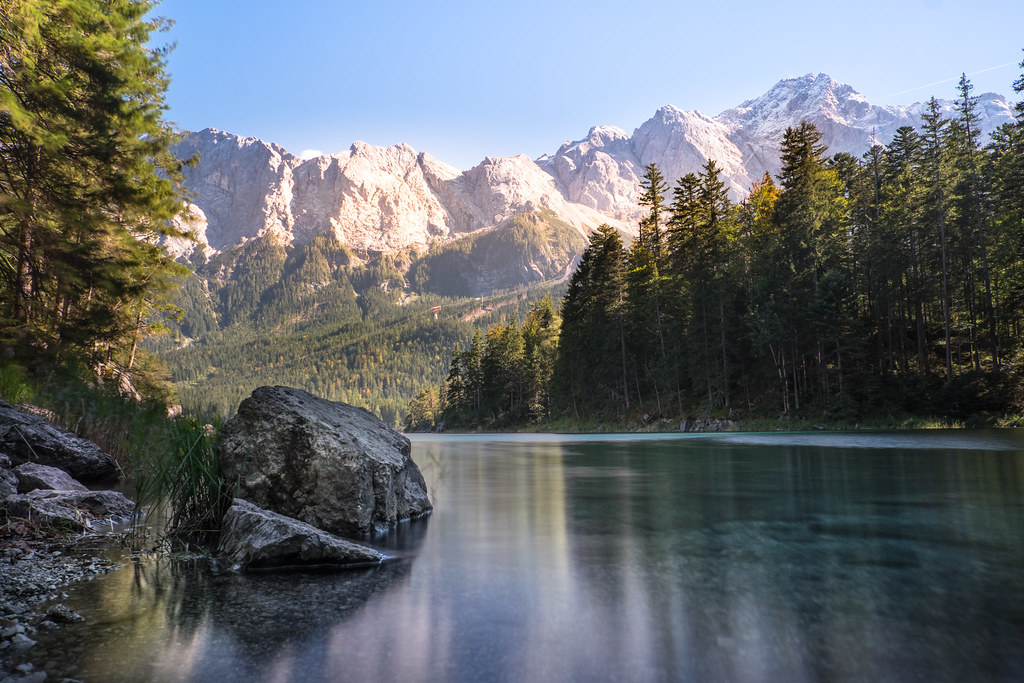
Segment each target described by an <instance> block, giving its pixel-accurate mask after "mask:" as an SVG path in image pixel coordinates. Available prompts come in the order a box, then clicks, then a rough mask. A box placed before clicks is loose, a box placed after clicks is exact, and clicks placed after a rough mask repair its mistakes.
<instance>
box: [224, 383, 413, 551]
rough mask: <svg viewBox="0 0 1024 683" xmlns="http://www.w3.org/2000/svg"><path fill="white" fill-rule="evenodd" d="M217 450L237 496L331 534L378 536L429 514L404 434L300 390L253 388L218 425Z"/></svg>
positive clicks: (361, 411) (365, 413)
mask: <svg viewBox="0 0 1024 683" xmlns="http://www.w3.org/2000/svg"><path fill="white" fill-rule="evenodd" d="M219 448H220V463H221V471H222V474H223V476H224V479H225V480H226V481H227V482H228V484H229V485H236V486H237V495H238V496H239V497H240V498H244V499H246V500H249V501H251V502H252V503H254V504H255V505H257V506H259V507H262V508H265V509H267V510H273V511H274V512H278V513H280V514H282V515H287V516H289V517H293V518H295V519H298V520H301V521H303V522H306V523H308V524H312V525H313V526H315V527H319V528H320V529H324V530H326V531H330V532H332V533H336V534H340V535H343V536H356V537H358V536H365V535H368V534H372V533H383V532H386V531H388V530H389V529H391V528H393V527H394V526H395V525H396V524H397V523H398V522H399V521H400V520H403V519H408V518H413V517H419V516H421V515H424V514H426V513H427V512H429V511H430V510H431V505H430V500H429V499H428V498H427V487H426V483H425V482H424V480H423V475H422V474H421V473H420V470H419V468H418V467H417V466H416V464H415V463H414V462H413V461H412V458H411V457H410V455H409V453H410V443H409V439H408V438H406V437H405V435H403V434H400V433H399V432H396V431H395V430H393V429H391V428H390V427H388V426H387V425H385V424H384V423H383V422H381V421H380V420H378V419H377V418H376V417H374V416H373V415H372V414H370V413H369V412H368V411H366V410H364V409H362V408H356V407H354V406H350V405H348V404H345V403H335V402H333V401H327V400H324V399H321V398H317V397H316V396H313V395H311V394H308V393H306V392H305V391H302V390H300V389H290V388H287V387H260V388H259V389H256V390H255V391H254V392H253V393H252V396H251V397H249V398H247V399H245V400H244V401H242V403H241V405H239V407H238V414H237V415H235V416H234V417H232V418H231V419H230V420H228V421H227V422H226V423H225V424H224V426H223V427H222V428H221V431H220V446H219Z"/></svg>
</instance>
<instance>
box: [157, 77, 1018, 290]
mask: <svg viewBox="0 0 1024 683" xmlns="http://www.w3.org/2000/svg"><path fill="white" fill-rule="evenodd" d="M940 105H941V107H942V109H943V110H944V111H945V112H946V114H947V115H952V114H953V111H954V107H955V104H954V103H953V102H951V101H948V100H947V101H940ZM925 106H926V105H925V104H924V103H917V104H911V105H905V106H903V105H901V106H879V105H873V104H871V103H870V102H868V101H867V99H865V98H864V97H863V96H862V95H861V94H859V93H858V92H857V91H856V90H854V89H853V88H852V87H850V86H849V85H846V84H843V83H839V82H837V81H836V80H835V79H833V78H831V77H830V76H828V75H826V74H817V75H814V74H807V75H805V76H802V77H799V78H787V79H784V80H782V81H779V83H777V84H776V85H775V86H774V87H772V88H771V89H770V90H769V91H768V92H766V93H764V94H763V95H761V96H760V97H757V98H755V99H752V100H747V101H746V102H743V103H742V104H740V105H739V106H737V107H734V108H732V109H728V110H726V111H724V112H722V113H720V114H718V115H717V116H708V115H706V114H704V113H702V112H699V111H689V110H681V109H677V108H676V107H674V106H671V105H667V106H664V107H662V108H660V109H659V110H658V111H657V112H655V114H654V116H653V117H651V118H650V119H649V120H647V121H645V122H644V123H643V124H641V125H640V126H639V127H638V128H637V129H636V130H634V131H633V133H632V134H628V133H626V132H625V131H624V130H622V129H620V128H616V127H614V126H595V127H594V128H591V130H590V131H589V133H588V134H587V135H586V137H584V138H582V139H580V140H571V141H568V142H566V143H564V144H562V145H561V146H560V147H559V148H558V149H557V150H556V151H554V152H552V153H551V154H546V155H544V156H542V157H540V158H538V159H530V158H529V157H527V156H525V155H519V156H512V157H488V158H485V159H484V160H483V161H482V162H480V163H479V164H478V165H476V166H474V167H473V168H471V169H468V170H465V171H459V170H458V169H456V168H454V167H452V166H450V165H448V164H445V163H444V162H442V161H440V160H438V159H435V158H434V157H432V156H430V155H429V154H427V153H426V152H419V153H417V152H416V151H415V150H414V149H412V148H411V147H410V146H408V145H406V144H404V143H401V144H397V145H393V146H390V147H376V146H373V145H369V144H366V143H364V142H356V143H354V144H353V145H352V147H351V148H350V149H349V150H347V151H344V152H339V153H336V154H326V155H323V156H318V157H315V158H312V159H301V158H299V157H297V156H295V155H294V154H291V153H290V152H288V151H287V150H285V149H284V148H282V147H280V146H279V145H276V144H274V143H271V142H264V141H262V140H259V139H257V138H252V137H240V136H237V135H233V134H231V133H227V132H222V131H218V130H214V129H206V130H203V131H199V132H196V133H191V134H188V135H187V136H186V137H185V138H184V140H183V141H182V142H181V143H180V145H179V147H178V154H179V156H181V157H183V158H187V157H191V156H192V155H193V154H196V153H198V154H199V163H198V165H196V166H195V167H191V168H187V169H186V170H185V186H186V187H187V188H188V190H189V191H190V192H191V193H192V205H191V207H190V212H191V215H190V216H188V217H187V219H188V221H189V223H190V225H191V226H192V227H193V229H194V231H195V232H196V234H197V236H198V238H199V245H198V248H200V249H202V250H203V251H204V252H205V253H206V255H207V256H210V255H212V254H214V253H218V252H223V251H225V250H229V249H231V248H233V247H236V246H238V245H240V244H243V243H245V242H248V241H250V240H253V239H255V238H257V237H266V238H268V239H272V240H274V241H276V242H278V243H280V244H281V245H283V246H285V247H289V246H297V245H304V244H308V243H309V242H310V240H311V239H312V238H313V237H315V236H317V235H324V234H329V235H333V237H334V238H335V239H336V240H337V241H338V242H339V243H340V244H342V245H344V246H345V247H346V248H348V249H350V250H352V251H353V252H354V253H355V254H364V255H365V254H374V253H386V254H392V255H394V254H400V253H402V254H409V255H410V256H412V257H413V258H415V256H416V255H419V254H423V253H425V252H427V251H428V250H429V249H431V248H437V247H439V246H442V245H445V244H449V243H452V242H453V241H458V240H459V239H461V238H466V237H468V236H472V235H476V234H480V233H482V231H490V230H494V229H498V228H500V226H502V225H506V224H508V221H509V219H510V218H512V217H513V216H515V215H517V214H523V213H531V212H537V211H540V210H546V215H554V216H557V217H558V218H559V219H560V220H561V221H564V222H565V223H566V224H568V225H571V226H572V227H573V228H574V229H575V230H576V231H577V232H578V233H579V234H580V235H581V236H585V235H587V234H589V232H590V231H591V230H592V229H593V228H594V227H596V226H597V225H599V224H600V223H609V224H611V225H614V226H615V227H617V228H619V229H620V230H622V231H623V232H624V233H626V234H630V235H632V234H634V233H635V226H636V224H637V220H638V218H639V208H638V206H637V203H636V202H637V196H638V185H639V181H640V177H641V175H642V173H643V167H644V166H645V165H646V164H648V163H650V162H655V163H657V164H658V166H659V167H660V168H661V170H662V172H663V174H664V175H665V177H666V178H667V179H669V181H670V183H671V182H673V181H674V180H675V179H676V178H679V177H681V176H682V175H683V174H685V173H687V172H690V171H698V170H699V169H700V167H701V165H703V163H704V162H705V161H706V160H707V159H708V158H712V159H714V160H715V161H716V162H717V163H718V166H719V167H720V168H721V169H722V176H723V179H724V180H726V181H727V182H728V184H729V185H730V188H731V192H732V194H733V197H734V198H740V197H742V196H743V195H745V194H746V192H747V191H748V189H749V187H750V185H751V183H752V182H754V181H755V180H757V179H758V178H760V177H761V176H762V175H763V174H764V173H765V172H766V171H767V172H769V173H776V172H777V171H778V168H779V162H778V150H779V145H780V143H781V141H782V135H783V132H784V131H785V129H786V128H787V127H789V126H794V125H797V124H799V123H800V122H801V121H808V122H810V123H813V124H814V125H815V126H817V127H818V129H819V130H821V132H822V134H823V139H822V142H823V143H824V144H825V145H827V147H828V149H829V153H836V152H846V153H850V154H853V155H857V156H859V155H860V154H863V153H864V152H865V151H866V150H867V149H868V148H869V147H870V146H871V144H873V143H875V142H877V143H879V144H886V143H888V142H889V141H890V140H891V139H892V137H893V135H894V133H895V131H896V129H897V128H899V127H900V126H906V125H912V126H916V125H919V124H920V121H921V118H920V115H921V113H922V111H923V110H924V108H925ZM1011 109H1012V108H1011V105H1010V104H1009V103H1008V102H1007V101H1006V99H1005V98H1003V97H1002V96H1000V95H997V94H994V93H985V94H983V95H981V96H980V97H979V100H978V113H979V115H980V119H981V121H980V123H981V130H982V133H983V134H987V133H989V132H991V131H992V130H994V129H995V128H996V127H998V126H999V125H1001V124H1002V123H1004V122H1007V121H1010V120H1011V118H1012V113H1011ZM185 218H186V217H183V219H182V220H185ZM170 246H171V249H172V250H173V251H177V252H179V253H180V252H187V251H191V250H194V249H195V248H197V247H195V246H189V245H187V244H185V243H176V244H172V245H170ZM525 267H526V269H527V270H529V264H528V265H527V266H525Z"/></svg>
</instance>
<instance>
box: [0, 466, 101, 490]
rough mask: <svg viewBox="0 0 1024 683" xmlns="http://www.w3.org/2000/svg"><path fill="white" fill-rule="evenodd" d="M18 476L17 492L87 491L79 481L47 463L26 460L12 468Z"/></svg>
mask: <svg viewBox="0 0 1024 683" xmlns="http://www.w3.org/2000/svg"><path fill="white" fill-rule="evenodd" d="M14 474H15V475H16V476H17V477H18V493H28V492H29V491H35V490H36V489H47V490H50V491H88V490H89V489H88V488H86V487H85V486H84V485H83V484H82V483H81V482H80V481H78V480H77V479H75V478H74V477H72V476H71V475H70V474H68V473H67V472H65V471H64V470H59V469H57V468H56V467H50V466H49V465H40V464H38V463H34V462H26V463H22V464H20V465H18V466H17V467H15V468H14Z"/></svg>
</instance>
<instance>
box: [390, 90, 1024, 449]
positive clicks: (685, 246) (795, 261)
mask: <svg viewBox="0 0 1024 683" xmlns="http://www.w3.org/2000/svg"><path fill="white" fill-rule="evenodd" d="M1014 90H1015V91H1016V92H1017V93H1024V77H1022V78H1020V79H1018V80H1017V81H1016V83H1015V84H1014ZM1015 112H1016V117H1015V120H1014V121H1013V122H1011V123H1009V124H1006V125H1004V126H1002V127H1001V128H999V129H998V130H997V131H996V132H995V133H994V134H993V135H992V136H991V139H990V140H986V141H983V140H982V139H981V138H980V135H979V132H978V130H979V126H978V114H977V112H976V106H975V99H974V97H973V96H972V85H971V83H970V82H969V81H968V80H967V78H966V77H964V78H962V79H961V81H960V84H959V97H958V99H957V111H956V112H955V115H954V116H952V117H944V116H943V115H942V113H941V112H940V111H939V108H938V105H937V104H936V101H935V100H934V98H933V99H932V100H931V102H930V104H929V107H928V108H927V110H926V113H925V114H924V115H923V117H922V122H921V126H920V127H919V128H918V129H915V128H912V127H909V126H908V127H904V128H901V129H899V131H898V132H897V134H896V136H895V138H894V139H893V140H892V141H891V142H890V143H889V144H888V145H884V146H882V145H875V146H873V147H872V148H871V149H870V150H869V151H868V152H867V153H865V154H864V155H863V156H862V157H861V158H855V157H853V156H851V155H848V154H835V155H829V154H828V150H827V149H826V148H825V147H824V146H823V145H822V144H821V137H822V136H821V133H820V131H818V130H817V129H816V128H815V127H814V126H813V125H810V124H807V123H803V124H801V125H799V126H797V127H791V128H789V129H787V130H786V132H785V135H784V138H783V140H782V144H781V151H780V157H781V158H780V162H781V163H780V165H781V170H780V172H779V174H778V175H777V177H774V178H773V177H771V176H770V175H768V174H765V176H764V177H763V178H761V179H760V180H759V181H758V182H757V183H755V184H754V185H753V187H751V188H747V189H749V192H748V193H745V196H744V198H743V199H742V200H741V201H738V202H735V201H733V200H731V199H730V193H729V188H728V187H726V185H725V184H724V183H723V182H722V180H720V177H719V169H718V167H717V165H716V162H715V160H713V159H708V160H707V162H706V164H705V165H704V167H703V169H701V171H700V172H699V173H688V174H686V175H685V176H683V177H682V178H678V179H674V180H672V179H666V178H664V177H663V176H662V174H661V172H660V170H659V169H658V167H657V166H656V165H654V164H650V165H648V166H647V167H646V169H645V173H644V176H643V180H642V183H641V205H642V207H643V209H644V217H643V219H642V221H641V224H640V226H639V227H640V230H639V236H638V238H637V239H635V240H633V241H632V243H631V244H625V243H624V242H623V239H622V236H621V235H620V233H619V232H618V231H616V230H613V229H612V228H610V227H608V226H602V227H601V228H599V229H598V230H597V231H596V232H595V233H594V234H593V235H592V236H591V240H590V244H589V246H588V247H587V248H586V250H585V252H584V253H583V256H582V259H581V261H580V263H579V265H578V267H577V268H576V270H575V272H574V273H573V275H572V277H571V279H570V281H569V284H568V289H567V291H566V293H565V295H564V298H562V299H561V302H560V305H558V306H554V305H553V304H552V303H551V302H550V301H542V302H540V303H537V304H535V305H534V306H533V308H532V309H531V310H530V311H529V313H528V314H527V315H526V316H525V318H524V319H523V320H522V322H519V321H517V320H515V319H513V320H506V321H503V322H500V323H497V324H494V325H493V326H491V327H490V329H488V330H487V331H486V332H485V333H481V332H478V333H477V335H476V336H475V337H474V338H473V340H472V342H470V343H469V344H468V345H465V346H464V347H461V348H457V349H455V350H454V353H453V356H452V361H451V366H450V372H449V374H448V377H447V379H446V381H445V382H444V383H443V384H441V385H440V386H435V387H430V388H428V389H426V390H424V391H423V392H422V393H420V394H419V395H418V396H417V397H416V399H415V400H414V401H413V402H412V404H411V406H410V415H409V422H408V426H409V427H410V428H412V429H436V428H445V429H453V428H454V429H462V428H470V429H474V428H486V427H488V426H494V427H506V426H511V425H520V424H524V423H529V422H531V421H550V420H558V419H560V418H561V419H567V420H569V421H570V422H572V421H580V420H597V421H602V420H606V421H618V422H627V423H629V422H634V423H635V422H639V421H644V422H646V421H649V420H651V419H654V418H658V417H670V418H673V420H678V419H680V418H685V417H687V416H711V415H715V416H721V417H726V416H739V417H747V418H749V417H758V416H760V417H770V418H780V417H781V418H783V419H786V418H789V417H795V416H801V415H804V416H814V417H820V418H825V419H827V418H833V419H835V420H839V421H846V422H847V423H850V424H854V423H856V421H857V420H859V419H861V418H864V417H868V416H872V415H875V416H879V415H881V416H886V415H887V416H890V417H895V416H899V415H930V416H937V417H939V418H941V419H942V420H944V421H946V422H948V423H955V422H957V421H961V422H962V421H965V420H966V421H969V420H971V419H972V418H973V417H976V416H978V415H981V414H1005V413H1007V412H1012V411H1015V410H1016V411H1019V409H1020V406H1021V401H1022V398H1024V390H1022V377H1024V374H1022V373H1024V349H1022V345H1021V342H1022V337H1021V332H1022V330H1021V321H1022V316H1024V102H1022V103H1019V104H1017V105H1016V109H1015ZM676 424H678V422H677V423H676Z"/></svg>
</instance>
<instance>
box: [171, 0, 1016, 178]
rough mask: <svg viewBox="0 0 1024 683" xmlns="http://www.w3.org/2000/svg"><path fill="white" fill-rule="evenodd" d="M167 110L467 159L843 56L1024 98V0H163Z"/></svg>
mask: <svg viewBox="0 0 1024 683" xmlns="http://www.w3.org/2000/svg"><path fill="white" fill-rule="evenodd" d="M156 13H157V14H160V15H162V16H165V17H167V18H169V19H172V20H174V21H175V26H174V28H173V29H172V30H171V31H170V32H169V33H168V34H162V35H161V36H160V37H159V39H160V40H162V41H168V40H170V41H175V42H176V43H177V48H176V49H175V51H174V52H173V54H172V55H171V56H170V58H169V71H170V73H171V78H172V82H171V87H170V91H169V93H168V95H169V96H168V100H169V104H170V111H169V113H168V116H167V118H168V119H169V120H171V121H174V122H175V123H176V124H177V125H178V126H179V127H180V128H182V129H187V130H199V129H202V128H205V127H214V128H220V129H222V130H227V131H230V132H232V133H237V134H240V135H252V136H256V137H259V138H262V139H264V140H267V141H271V142H276V143H278V144H280V145H283V146H284V147H285V148H287V149H288V150H289V151H291V152H293V153H296V154H299V153H301V152H303V151H304V150H308V149H316V150H322V151H324V152H337V151H340V150H344V149H347V148H348V147H349V146H350V145H351V143H352V142H353V141H355V140H364V141H366V142H369V143H371V144H375V145H391V144H395V143H397V142H407V143H409V144H410V145H412V146H413V147H414V148H416V149H417V150H418V151H426V152H428V153H430V154H432V155H433V156H435V157H437V158H439V159H441V160H442V161H445V162H447V163H450V164H452V165H454V166H456V167H458V168H460V169H466V168H469V167H471V166H473V165H475V164H476V163H478V162H479V161H480V160H482V159H483V157H485V156H506V155H513V154H520V153H525V154H528V155H529V156H531V157H537V156H540V155H541V154H543V153H545V152H553V151H554V150H555V149H557V147H558V146H559V145H560V144H561V143H562V142H564V141H566V140H569V139H578V138H581V137H583V136H584V135H586V133H587V131H588V130H589V129H590V127H591V126H593V125H599V124H610V125H615V126H619V127H620V128H623V129H625V130H626V131H627V132H632V131H633V129H634V128H636V127H637V126H639V125H640V124H641V123H643V122H644V121H645V120H647V119H648V118H650V117H651V115H652V114H653V113H654V112H655V110H656V109H657V108H658V107H660V106H662V105H665V104H673V105H675V106H677V107H680V108H681V109H698V110H700V111H703V112H705V113H707V114H710V115H715V114H718V113H720V112H721V111H723V110H725V109H728V108H730V107H733V106H735V105H738V104H740V103H741V102H742V101H743V100H745V99H749V98H752V97H756V96H758V95H760V94H762V93H763V92H765V91H766V90H768V89H769V88H770V87H771V86H772V85H774V84H775V83H776V82H777V81H778V80H780V79H782V78H785V77H787V76H799V75H802V74H805V73H808V72H815V73H817V72H825V73H828V74H830V75H831V76H833V77H834V78H836V79H837V80H839V81H842V82H845V83H849V84H850V85H852V86H853V87H854V88H855V89H856V90H858V91H860V92H861V93H862V94H864V95H865V96H866V97H867V98H868V99H869V100H870V101H871V102H873V103H878V104H898V103H910V102H915V101H919V100H925V99H927V98H928V97H930V96H932V95H935V96H937V97H953V96H954V95H955V87H956V80H957V79H958V78H959V76H960V74H961V73H962V72H966V73H967V74H968V75H969V76H970V77H971V80H972V81H973V82H974V84H975V88H976V90H975V92H976V93H981V92H987V91H994V92H999V93H1001V94H1003V95H1006V96H1007V97H1009V98H1010V99H1011V100H1015V99H1017V97H1018V96H1015V95H1014V94H1013V92H1012V88H1011V84H1012V83H1013V81H1014V79H1016V78H1017V77H1018V76H1019V75H1020V69H1019V68H1018V67H1017V64H1018V63H1019V62H1020V61H1021V59H1022V58H1024V53H1022V51H1021V49H1022V48H1024V0H970V1H969V0H851V1H850V2H844V3H833V2H828V1H826V0H816V1H810V0H806V1H805V0H785V1H775V2H773V1H772V0H758V1H756V2H753V1H749V0H733V1H732V2H723V3H712V2H708V1H707V0H700V1H693V0H676V1H675V2H672V1H669V0H633V1H632V2H628V3H627V2H606V1H604V0H587V1H586V2H583V1H580V0H566V1H560V0H512V1H508V0H506V1H504V2H500V3H498V2H487V1H486V0H473V1H467V2H454V1H451V0H431V1H424V0H418V1H406V0H390V1H387V0H382V1H377V2H375V1H374V0H360V1H359V2H353V1H350V0H343V1H330V0H290V1H287V2H286V1H282V0H244V1H241V0H163V2H162V3H161V4H160V5H159V7H158V8H157V12H156Z"/></svg>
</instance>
